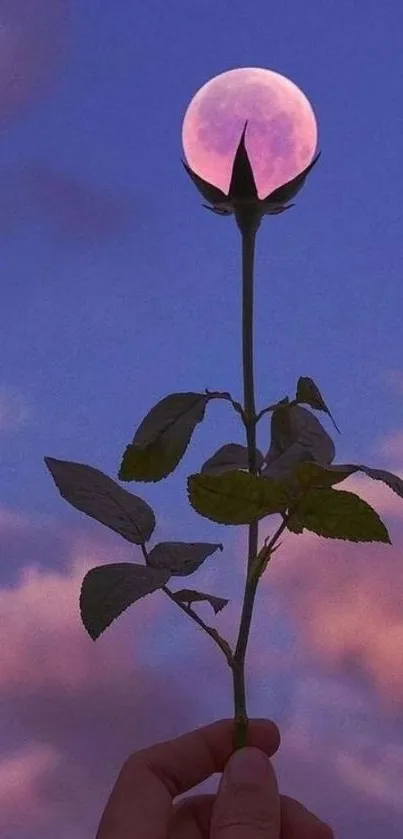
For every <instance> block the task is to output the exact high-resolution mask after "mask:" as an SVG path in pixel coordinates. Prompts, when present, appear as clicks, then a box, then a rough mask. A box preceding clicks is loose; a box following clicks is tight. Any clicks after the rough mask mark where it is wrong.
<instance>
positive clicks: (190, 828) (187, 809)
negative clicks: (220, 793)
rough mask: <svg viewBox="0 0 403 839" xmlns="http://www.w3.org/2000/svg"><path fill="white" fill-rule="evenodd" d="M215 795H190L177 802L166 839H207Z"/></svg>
mask: <svg viewBox="0 0 403 839" xmlns="http://www.w3.org/2000/svg"><path fill="white" fill-rule="evenodd" d="M214 801H215V795H214V794H212V793H211V794H209V795H192V796H191V797H190V798H184V799H183V800H182V801H178V803H177V804H175V806H174V810H173V814H172V816H171V819H170V821H169V826H168V839H209V836H210V822H211V814H212V811H213V805H214Z"/></svg>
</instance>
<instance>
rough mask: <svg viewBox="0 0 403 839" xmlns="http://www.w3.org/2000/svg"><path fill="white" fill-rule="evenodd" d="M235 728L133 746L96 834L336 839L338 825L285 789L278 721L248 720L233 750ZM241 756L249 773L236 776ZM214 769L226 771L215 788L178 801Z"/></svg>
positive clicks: (131, 838) (132, 838) (100, 837)
mask: <svg viewBox="0 0 403 839" xmlns="http://www.w3.org/2000/svg"><path fill="white" fill-rule="evenodd" d="M233 729H234V721H233V720H220V721H218V722H215V723H212V724H211V725H207V726H205V727H204V728H199V729H196V731H192V732H190V733H188V734H184V735H183V736H182V737H178V738H177V739H174V740H168V741H167V742H165V743H158V744H157V745H156V746H150V747H149V748H147V749H141V750H140V751H138V752H133V754H131V755H130V757H129V758H128V760H127V761H126V762H125V764H124V766H123V768H122V770H121V772H120V774H119V777H118V779H117V781H116V784H115V786H114V788H113V790H112V793H111V795H110V797H109V801H108V803H107V805H106V808H105V810H104V813H103V816H102V819H101V823H100V825H99V828H98V832H97V835H96V839H263V837H264V839H332V837H333V832H332V830H331V829H330V828H329V827H328V826H327V825H326V824H324V823H323V822H321V821H320V820H319V819H318V818H317V817H316V816H314V814H313V813H310V812H309V811H308V810H306V809H305V807H303V806H302V804H299V802H298V801H295V800H294V799H293V798H289V797H288V796H286V795H279V792H278V787H277V781H276V776H275V773H274V769H273V767H272V765H271V762H270V760H269V758H270V757H271V756H272V755H273V754H274V753H275V752H276V751H277V749H278V747H279V745H280V733H279V731H278V728H277V726H276V725H275V724H274V723H272V722H270V721H269V720H250V722H249V726H248V737H247V747H248V748H245V749H241V750H239V751H238V752H236V753H235V754H232V752H233V746H232V736H233ZM250 746H252V747H254V748H251V749H250V748H249V747H250ZM255 761H258V765H257V764H256V767H257V776H256V778H254V777H253V772H254V769H253V767H254V765H255ZM237 763H238V765H239V767H240V770H241V773H242V772H243V773H245V772H246V779H245V774H243V778H244V779H242V777H241V776H239V778H238V779H237V777H236V772H235V771H234V770H235V768H236V764H237ZM214 772H223V775H222V778H221V782H220V787H219V790H218V793H217V795H195V796H192V797H189V798H187V799H184V800H183V801H180V802H177V803H176V804H174V806H173V799H174V798H175V797H176V796H178V795H182V794H183V793H184V792H186V791H187V790H189V789H192V787H194V786H197V784H200V783H201V782H202V781H204V780H205V779H206V778H209V777H210V775H212V774H213V773H214Z"/></svg>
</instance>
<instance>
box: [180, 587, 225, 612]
mask: <svg viewBox="0 0 403 839" xmlns="http://www.w3.org/2000/svg"><path fill="white" fill-rule="evenodd" d="M172 597H173V598H174V599H175V600H176V602H177V603H185V604H186V605H187V606H188V607H189V606H190V605H191V603H196V601H199V600H207V601H208V602H209V603H210V604H211V606H212V607H213V609H214V611H215V613H216V614H217V613H218V612H221V609H223V608H224V606H226V605H227V603H229V601H228V600H226V599H225V598H224V597H215V596H214V595H212V594H203V593H202V592H201V591H194V589H190V588H181V590H180V591H174V592H172Z"/></svg>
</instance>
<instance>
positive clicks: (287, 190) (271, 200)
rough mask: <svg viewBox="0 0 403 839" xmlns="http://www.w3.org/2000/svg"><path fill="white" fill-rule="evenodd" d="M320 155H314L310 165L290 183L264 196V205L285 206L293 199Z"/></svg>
mask: <svg viewBox="0 0 403 839" xmlns="http://www.w3.org/2000/svg"><path fill="white" fill-rule="evenodd" d="M321 154H322V152H319V153H318V154H317V155H316V157H314V159H313V160H312V161H311V163H309V165H308V166H306V168H305V169H303V171H302V172H300V173H299V175H297V176H296V177H295V178H293V179H292V180H291V181H287V183H285V184H283V185H282V186H279V187H278V188H277V189H275V190H274V192H271V193H270V194H269V195H266V198H264V199H263V201H264V202H265V204H266V203H267V204H268V205H271V204H286V203H287V201H289V200H290V198H294V196H295V195H296V194H297V192H299V191H300V189H302V187H303V185H304V183H305V181H306V178H307V176H308V174H309V172H310V171H311V169H312V168H313V167H314V166H315V163H317V161H318V160H319V158H320V156H321Z"/></svg>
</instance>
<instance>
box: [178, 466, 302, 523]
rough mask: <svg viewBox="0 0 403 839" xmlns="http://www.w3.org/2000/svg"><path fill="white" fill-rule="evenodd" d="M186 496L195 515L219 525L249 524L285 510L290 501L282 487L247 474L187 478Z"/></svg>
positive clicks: (227, 473)
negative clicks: (197, 514)
mask: <svg viewBox="0 0 403 839" xmlns="http://www.w3.org/2000/svg"><path fill="white" fill-rule="evenodd" d="M188 495H189V501H190V503H191V505H192V507H193V509H194V510H196V512H197V513H199V514H200V515H201V516H204V517H205V518H208V519H210V520H211V521H214V522H218V524H250V523H251V522H252V521H255V520H258V519H262V518H264V517H265V516H268V515H271V514H272V513H279V512H281V511H284V510H285V509H286V507H287V506H288V504H289V500H290V494H289V491H288V489H287V487H286V486H285V484H282V483H281V482H280V481H275V480H270V479H268V478H261V477H259V476H258V475H251V474H249V473H248V472H226V473H225V474H223V475H205V474H196V475H190V477H189V478H188Z"/></svg>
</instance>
